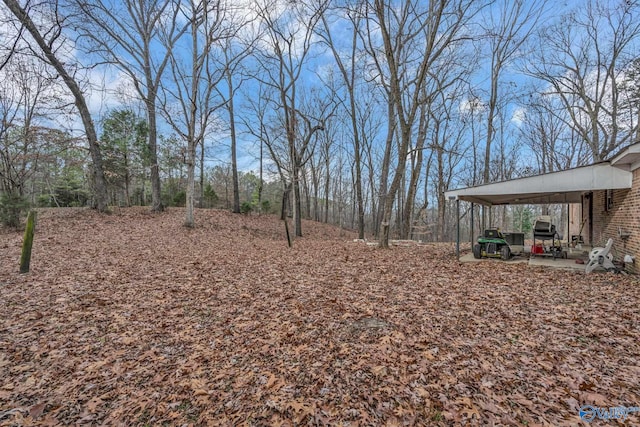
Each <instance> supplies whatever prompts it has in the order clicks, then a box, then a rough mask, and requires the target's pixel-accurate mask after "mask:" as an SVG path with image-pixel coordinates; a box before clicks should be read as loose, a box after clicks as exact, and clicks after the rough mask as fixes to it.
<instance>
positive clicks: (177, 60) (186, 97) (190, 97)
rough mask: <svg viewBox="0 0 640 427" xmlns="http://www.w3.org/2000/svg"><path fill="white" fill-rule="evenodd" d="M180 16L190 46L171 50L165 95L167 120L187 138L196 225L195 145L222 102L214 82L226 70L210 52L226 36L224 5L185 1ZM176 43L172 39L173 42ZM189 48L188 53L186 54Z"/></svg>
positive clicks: (190, 215)
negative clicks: (169, 72) (184, 22)
mask: <svg viewBox="0 0 640 427" xmlns="http://www.w3.org/2000/svg"><path fill="white" fill-rule="evenodd" d="M180 11H181V12H180V13H181V15H179V19H180V20H184V21H186V22H187V24H186V25H187V28H188V29H187V31H186V32H185V36H184V41H185V44H186V45H187V46H189V47H188V48H187V49H180V52H178V51H177V50H176V51H174V50H173V49H172V48H171V47H172V46H167V47H166V49H167V52H170V55H169V56H170V64H171V67H170V68H171V75H172V77H173V79H172V80H171V81H170V82H165V84H164V86H163V91H164V95H165V96H164V97H163V98H162V105H163V110H164V112H165V118H166V120H167V121H168V122H169V123H170V124H171V127H172V128H173V129H174V131H175V132H176V133H177V134H179V135H180V136H181V137H182V138H183V139H184V140H185V141H186V142H187V151H186V156H185V162H186V165H187V191H186V218H185V222H184V224H185V226H187V227H194V225H195V221H194V207H195V203H194V200H195V167H196V149H197V147H198V145H203V143H204V138H205V136H206V134H207V132H208V131H209V130H210V125H211V118H212V115H213V113H214V112H215V110H216V109H217V108H219V107H220V105H221V104H218V105H216V104H215V103H214V94H215V90H214V89H215V86H216V85H217V84H218V83H219V82H220V81H221V80H222V79H223V77H224V70H221V69H219V68H218V67H217V64H215V62H214V61H213V60H212V58H211V53H212V49H213V48H214V43H215V42H216V41H217V40H218V39H220V38H224V37H227V34H226V27H225V25H224V22H225V11H226V10H225V5H224V4H223V3H222V2H221V1H220V0H198V1H195V0H192V1H190V2H189V3H186V4H185V3H183V4H182V7H181V8H180ZM172 43H173V42H172ZM185 50H186V54H185Z"/></svg>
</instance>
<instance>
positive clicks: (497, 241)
mask: <svg viewBox="0 0 640 427" xmlns="http://www.w3.org/2000/svg"><path fill="white" fill-rule="evenodd" d="M473 257H474V258H476V259H480V258H502V259H503V260H508V259H509V258H511V248H510V247H509V243H507V241H506V240H505V238H504V235H503V234H502V233H501V232H500V230H499V229H497V228H489V229H487V230H484V234H483V235H482V236H480V237H478V243H476V244H475V245H473Z"/></svg>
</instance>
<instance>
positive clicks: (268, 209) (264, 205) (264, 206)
mask: <svg viewBox="0 0 640 427" xmlns="http://www.w3.org/2000/svg"><path fill="white" fill-rule="evenodd" d="M270 212H271V202H269V201H268V200H263V201H262V213H270Z"/></svg>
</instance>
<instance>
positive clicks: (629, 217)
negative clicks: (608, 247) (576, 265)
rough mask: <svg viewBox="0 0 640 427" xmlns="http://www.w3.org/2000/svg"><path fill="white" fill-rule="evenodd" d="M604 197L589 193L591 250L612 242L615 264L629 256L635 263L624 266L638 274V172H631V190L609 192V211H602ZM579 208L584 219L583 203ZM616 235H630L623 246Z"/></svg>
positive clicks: (639, 245) (639, 243) (639, 232)
mask: <svg viewBox="0 0 640 427" xmlns="http://www.w3.org/2000/svg"><path fill="white" fill-rule="evenodd" d="M605 193H606V192H605V191H594V192H593V236H590V241H591V242H592V244H593V245H594V246H604V245H605V244H606V243H607V240H608V239H609V238H612V239H613V241H614V244H613V250H612V252H613V255H614V257H615V258H616V260H618V259H619V260H622V258H623V257H624V256H625V255H626V254H629V255H631V256H633V257H634V258H635V263H634V264H633V265H627V270H628V271H629V272H632V273H640V169H636V170H635V171H634V172H633V184H632V186H631V189H628V190H614V191H613V204H612V205H611V208H610V209H609V210H607V209H605ZM583 208H584V209H585V211H584V212H585V215H586V212H588V211H587V210H586V209H588V203H587V202H585V203H583ZM619 231H622V232H626V233H631V235H630V236H629V238H628V240H627V242H626V245H625V242H624V241H623V240H622V239H621V238H620V235H619Z"/></svg>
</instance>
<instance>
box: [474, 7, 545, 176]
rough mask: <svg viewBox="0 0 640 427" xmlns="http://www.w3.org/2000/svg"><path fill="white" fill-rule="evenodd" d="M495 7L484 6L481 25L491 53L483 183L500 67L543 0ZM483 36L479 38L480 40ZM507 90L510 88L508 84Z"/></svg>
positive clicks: (533, 22)
mask: <svg viewBox="0 0 640 427" xmlns="http://www.w3.org/2000/svg"><path fill="white" fill-rule="evenodd" d="M498 3H499V4H498V5H496V6H498V10H497V12H496V10H495V8H490V9H487V11H488V12H489V13H488V14H487V17H486V18H487V20H488V21H489V22H490V24H491V25H490V26H489V27H487V28H485V32H486V39H485V40H486V41H488V45H489V49H490V55H491V69H490V70H491V74H490V89H489V102H488V103H487V116H486V119H487V135H486V143H485V150H484V173H483V183H485V184H486V183H488V182H489V181H490V170H491V147H492V144H493V142H494V138H495V134H496V124H495V119H496V115H497V114H498V111H497V110H498V98H499V97H500V98H502V99H503V102H504V99H505V92H504V91H502V93H501V92H500V85H501V83H502V81H501V80H502V76H503V74H504V68H505V67H507V66H509V64H510V63H511V62H513V61H514V60H515V59H516V58H517V56H518V55H520V54H521V53H522V46H523V45H524V43H525V42H526V41H527V39H528V38H529V37H530V36H531V34H532V33H533V31H534V30H535V28H536V26H537V24H538V21H539V20H540V18H541V17H542V15H543V13H544V11H545V5H546V1H540V2H526V1H525V0H500V1H499V2H498ZM485 40H482V41H483V42H484V41H485ZM510 90H511V88H510Z"/></svg>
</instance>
